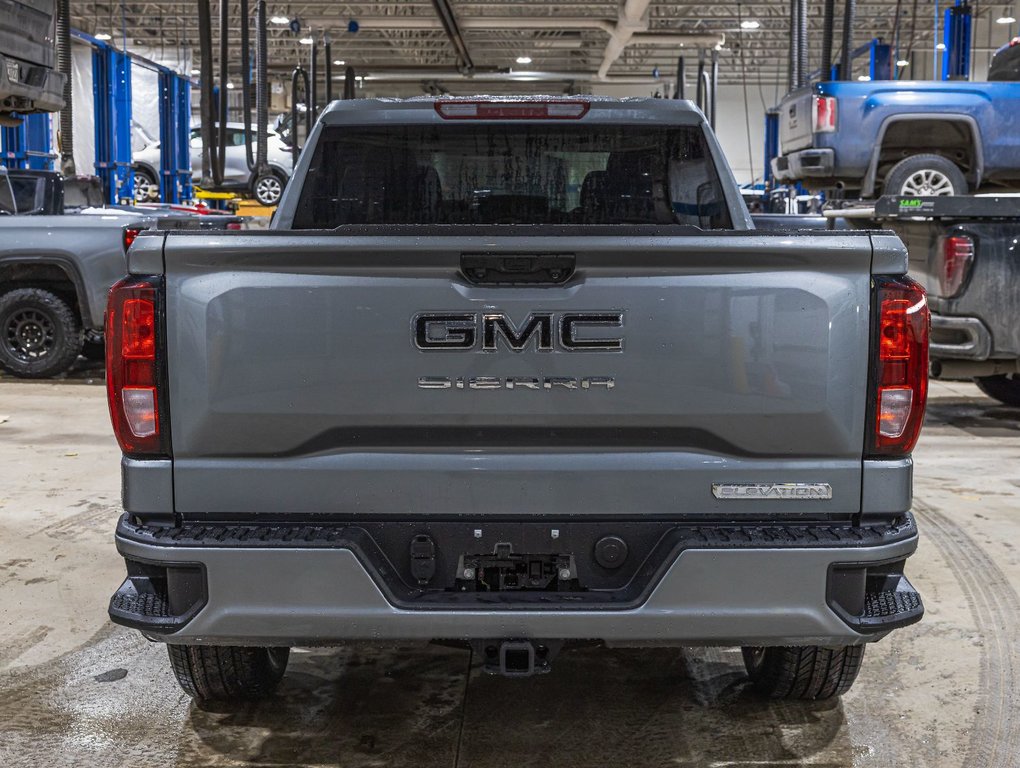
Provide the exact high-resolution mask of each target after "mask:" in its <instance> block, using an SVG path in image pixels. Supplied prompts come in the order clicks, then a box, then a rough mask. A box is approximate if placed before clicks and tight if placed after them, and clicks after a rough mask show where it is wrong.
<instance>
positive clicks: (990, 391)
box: [974, 374, 1020, 408]
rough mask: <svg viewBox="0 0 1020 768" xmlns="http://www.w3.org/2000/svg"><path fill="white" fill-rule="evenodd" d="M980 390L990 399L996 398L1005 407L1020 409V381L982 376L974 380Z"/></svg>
mask: <svg viewBox="0 0 1020 768" xmlns="http://www.w3.org/2000/svg"><path fill="white" fill-rule="evenodd" d="M974 383H975V384H977V385H978V389H980V390H981V391H982V392H984V393H985V394H986V395H988V396H989V397H994V398H995V399H996V400H998V401H999V402H1000V403H1002V404H1004V405H1012V406H1013V407H1014V408H1020V379H1016V378H1013V377H1012V376H1007V375H1005V374H1003V375H1001V376H982V377H981V378H979V379H974Z"/></svg>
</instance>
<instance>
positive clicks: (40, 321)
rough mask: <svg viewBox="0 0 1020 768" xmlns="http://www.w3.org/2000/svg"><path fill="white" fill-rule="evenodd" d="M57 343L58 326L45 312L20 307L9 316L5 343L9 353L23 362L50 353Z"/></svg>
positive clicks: (32, 360)
mask: <svg viewBox="0 0 1020 768" xmlns="http://www.w3.org/2000/svg"><path fill="white" fill-rule="evenodd" d="M56 343H57V326H56V324H55V323H54V322H53V318H51V317H50V316H49V315H48V314H46V313H45V312H40V311H39V310H38V309H19V310H17V311H15V312H13V313H11V314H10V315H8V317H7V322H6V323H5V324H4V336H3V344H4V347H5V348H6V349H7V352H8V354H10V355H11V356H13V357H14V358H15V359H17V360H20V361H21V362H23V363H34V362H36V361H37V360H41V359H42V358H44V357H46V356H47V355H49V354H50V353H51V352H52V351H53V348H54V347H55V346H56Z"/></svg>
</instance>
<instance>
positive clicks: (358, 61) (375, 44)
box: [72, 0, 1001, 95]
mask: <svg viewBox="0 0 1020 768" xmlns="http://www.w3.org/2000/svg"><path fill="white" fill-rule="evenodd" d="M250 2H251V7H252V10H253V11H254V8H255V0H250ZM822 5H823V3H822V2H821V1H820V0H810V2H809V3H808V7H809V33H808V38H809V45H810V52H809V62H810V66H809V68H810V69H815V68H817V67H819V66H820V64H821V61H820V57H821V38H822ZM946 5H947V2H946V0H943V1H942V3H941V8H942V9H944V8H945V7H946ZM443 6H448V7H449V9H450V11H452V18H453V22H452V23H453V24H454V25H456V27H457V28H459V30H460V36H461V38H462V40H463V44H464V45H463V49H462V55H461V56H458V50H457V47H456V46H455V44H454V42H453V41H452V39H451V37H450V35H448V33H447V31H446V29H444V23H443V19H441V16H442V13H443ZM836 6H837V23H836V28H837V39H836V41H835V45H834V49H835V51H836V53H835V55H836V56H838V49H839V37H838V31H839V29H840V27H841V15H842V6H843V2H842V0H838V1H837V3H836ZM935 7H936V2H935V0H900V1H899V2H897V1H896V0H881V1H868V0H859V1H858V3H857V23H856V25H855V26H856V30H857V31H856V33H855V35H854V42H855V45H858V46H859V45H863V44H864V43H866V42H867V41H868V40H870V39H871V38H872V37H875V36H881V37H883V38H885V39H886V40H887V41H895V40H898V41H899V47H900V50H901V56H902V57H904V58H905V57H906V52H907V51H908V49H913V50H915V51H916V50H921V49H925V50H928V49H930V48H931V47H932V45H933V40H934V30H933V27H934V20H935ZM267 8H268V11H269V16H278V17H286V18H289V19H293V18H297V19H298V20H300V22H301V31H300V32H299V33H297V34H295V33H293V32H291V31H290V30H289V29H288V28H287V26H286V25H282V24H270V30H271V31H270V56H269V62H270V70H271V72H273V73H275V74H276V75H279V76H283V75H285V74H287V73H289V72H290V70H291V69H292V68H293V66H294V65H295V64H296V63H297V62H299V61H301V62H302V63H305V64H306V65H307V60H308V57H309V51H310V48H309V46H308V45H302V44H301V42H300V40H301V39H302V38H307V37H309V36H314V37H315V38H316V39H321V38H322V36H323V35H328V36H329V37H330V38H331V40H332V45H333V56H332V58H333V59H336V60H342V61H344V62H345V64H346V65H350V66H353V67H355V69H356V71H357V73H358V74H359V75H365V76H366V80H365V83H366V86H368V87H370V88H371V90H372V91H373V92H375V93H381V92H387V93H401V94H403V95H412V94H416V93H421V92H422V91H423V90H424V91H436V90H439V91H447V90H448V91H451V92H455V93H457V92H465V91H471V92H478V91H482V90H484V91H498V90H500V89H504V90H505V89H511V90H514V91H518V92H519V91H522V90H523V91H536V92H537V91H546V92H548V91H551V90H552V91H554V90H561V89H562V90H574V91H577V92H585V91H588V90H590V88H591V83H592V82H598V81H609V82H620V83H629V84H635V85H638V84H640V85H646V84H647V85H648V86H649V88H655V87H656V84H657V81H656V79H655V70H656V68H658V72H659V76H660V78H661V80H660V81H658V82H659V84H661V85H664V82H662V81H665V80H670V81H672V80H673V79H674V77H675V68H676V59H677V56H678V54H680V53H682V52H683V53H685V55H686V56H688V60H689V61H691V62H692V63H691V64H688V66H689V67H693V66H694V62H695V61H696V58H697V50H698V48H699V47H704V48H711V47H712V46H714V44H715V43H714V41H716V40H724V42H723V43H722V46H721V51H720V82H721V83H723V84H726V83H740V82H742V72H746V76H747V80H748V81H750V82H752V83H753V82H756V81H757V82H763V83H770V84H772V83H777V82H785V80H786V66H787V64H786V62H787V59H788V56H789V48H790V43H789V41H790V23H789V12H790V2H789V0H766V1H762V2H745V3H733V2H721V3H712V4H709V3H701V2H685V1H683V0H681V1H679V2H676V1H674V2H661V1H656V0H651V2H649V0H626V2H623V3H619V4H618V3H616V2H593V1H592V0H559V1H558V2H539V1H538V0H499V1H498V2H496V1H495V0H493V1H492V2H485V1H482V2H478V1H474V2H472V1H468V0H447V1H446V2H443V0H439V2H433V1H432V0H407V1H404V2H386V3H359V4H345V3H337V2H332V1H331V0H309V1H308V2H294V3H272V2H271V3H268V5H267ZM437 9H438V10H437ZM995 10H1001V8H998V7H996V8H995ZM978 12H979V13H982V14H986V15H987V14H989V13H992V12H993V7H992V6H990V5H989V6H987V7H984V8H982V9H980V10H979V11H978ZM72 13H73V15H74V24H75V26H76V27H77V28H79V29H82V30H84V31H86V32H90V33H108V34H112V35H113V36H114V38H115V42H116V41H118V40H120V39H121V37H122V35H124V36H126V38H127V42H128V48H129V49H130V48H132V47H134V46H138V47H142V46H144V47H145V48H149V49H153V48H154V49H156V50H159V49H160V48H163V49H166V48H171V49H172V48H179V47H190V48H192V49H197V41H198V26H197V16H196V2H195V0H189V1H188V2H161V1H154V2H147V3H101V2H100V3H96V2H78V1H77V0H76V1H75V2H73V3H72ZM230 14H231V24H230V28H231V30H232V41H233V42H232V45H233V46H234V48H233V51H234V57H235V59H236V60H239V59H240V54H239V39H240V38H239V32H238V30H239V27H240V24H239V23H238V20H239V17H240V15H239V4H238V3H236V2H231V3H230ZM212 16H213V25H214V40H216V39H218V38H217V35H218V31H217V29H216V28H217V19H218V3H217V2H216V0H212ZM897 18H898V19H899V24H897ZM912 20H916V21H912ZM351 21H354V22H357V24H358V28H359V29H358V31H357V32H356V33H355V32H350V31H348V24H349V23H350V22H351ZM741 21H756V22H758V24H759V25H760V26H759V27H758V28H757V29H754V30H745V29H742V28H741V23H740V22H741ZM447 23H448V24H449V20H447ZM681 43H683V47H681ZM741 53H743V56H741ZM518 57H528V58H530V59H531V62H530V63H527V64H518V63H517V59H518ZM465 58H467V59H468V60H469V61H470V63H471V65H472V69H471V71H472V72H473V79H471V80H466V79H465V77H466V74H465V70H466V68H465V61H464V59H465ZM858 66H859V67H861V68H862V69H863V67H864V66H866V61H864V60H861V61H860V62H859V64H858ZM458 69H459V70H460V72H458ZM689 71H691V70H689ZM529 73H532V74H529ZM534 73H543V74H534ZM524 77H527V78H533V79H528V80H521V79H519V78H524ZM508 79H509V80H510V82H506V80H508ZM692 80H693V74H689V75H688V82H690V81H692ZM483 84H484V85H483Z"/></svg>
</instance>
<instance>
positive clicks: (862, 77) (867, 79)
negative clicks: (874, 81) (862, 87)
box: [857, 75, 871, 83]
mask: <svg viewBox="0 0 1020 768" xmlns="http://www.w3.org/2000/svg"><path fill="white" fill-rule="evenodd" d="M857 79H858V80H860V81H861V82H862V83H868V82H871V75H859V76H858V77H857Z"/></svg>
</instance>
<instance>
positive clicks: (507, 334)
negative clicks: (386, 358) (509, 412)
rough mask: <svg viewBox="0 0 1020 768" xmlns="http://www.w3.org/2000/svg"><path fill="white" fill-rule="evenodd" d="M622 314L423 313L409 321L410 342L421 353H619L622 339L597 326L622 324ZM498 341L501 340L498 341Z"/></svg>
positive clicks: (621, 348)
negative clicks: (503, 350)
mask: <svg viewBox="0 0 1020 768" xmlns="http://www.w3.org/2000/svg"><path fill="white" fill-rule="evenodd" d="M622 327H623V312H617V311H610V312H561V313H556V312H532V313H531V314H529V315H527V317H525V318H524V319H523V320H522V321H521V322H520V323H515V322H514V321H513V320H512V319H511V318H510V317H509V316H507V315H505V314H503V313H502V312H492V313H490V312H485V313H478V312H421V313H419V314H417V315H415V316H414V318H413V319H412V321H411V336H412V340H413V342H414V345H415V346H416V347H417V348H418V349H420V350H422V351H423V352H436V351H443V350H446V351H462V352H463V351H470V350H475V349H480V350H481V351H482V352H495V351H497V350H498V349H499V348H500V344H501V343H502V344H503V345H504V346H505V347H506V348H507V349H509V350H512V351H513V352H523V351H525V350H526V349H528V348H529V347H530V348H532V349H535V350H536V351H538V352H556V351H566V352H622V351H623V339H622V338H621V337H619V336H612V335H610V336H606V335H605V333H604V331H603V332H597V330H596V329H605V328H622ZM501 340H502V341H501Z"/></svg>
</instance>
